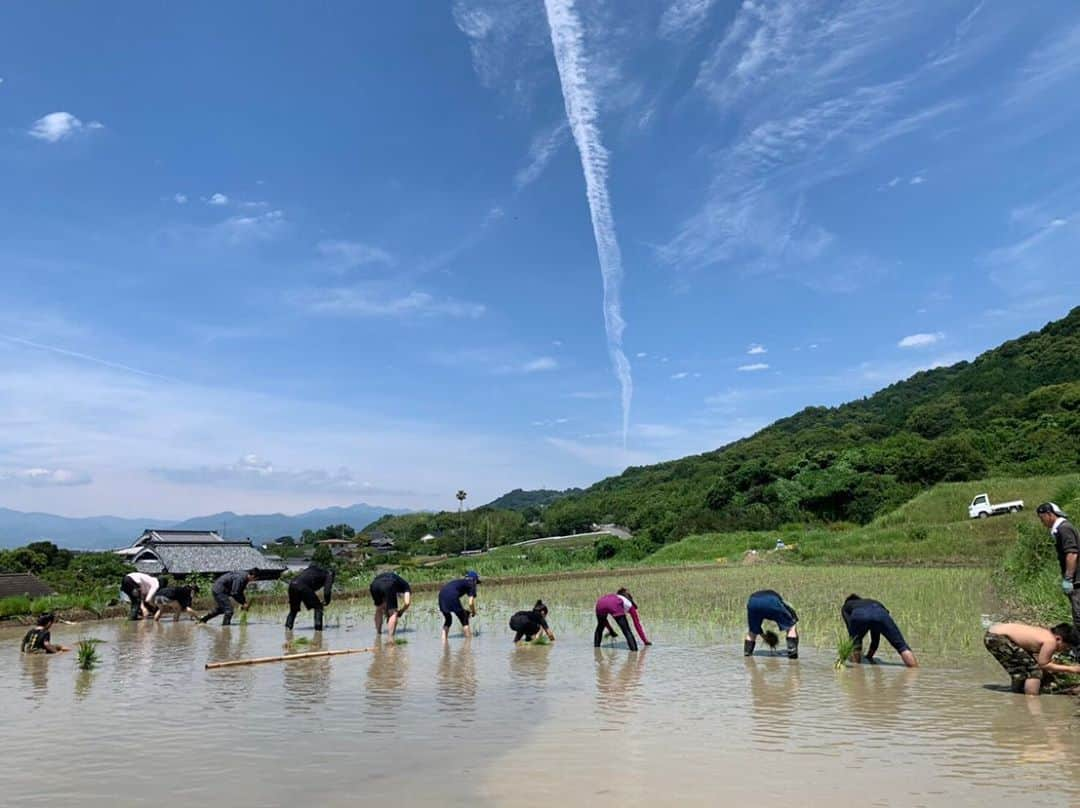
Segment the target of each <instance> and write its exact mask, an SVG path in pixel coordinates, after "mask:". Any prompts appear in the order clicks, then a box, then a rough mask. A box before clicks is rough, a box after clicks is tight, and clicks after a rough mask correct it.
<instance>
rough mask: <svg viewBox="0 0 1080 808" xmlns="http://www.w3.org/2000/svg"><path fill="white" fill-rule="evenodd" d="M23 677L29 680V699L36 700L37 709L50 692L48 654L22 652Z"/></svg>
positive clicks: (27, 696) (27, 697) (49, 660)
mask: <svg viewBox="0 0 1080 808" xmlns="http://www.w3.org/2000/svg"><path fill="white" fill-rule="evenodd" d="M21 661H22V678H23V679H24V680H27V681H29V683H30V691H29V692H28V693H27V694H26V699H27V701H32V702H35V709H36V707H37V706H38V705H40V704H43V703H44V701H45V696H47V695H48V692H49V663H50V662H52V660H51V659H50V658H49V655H47V654H22V655H21Z"/></svg>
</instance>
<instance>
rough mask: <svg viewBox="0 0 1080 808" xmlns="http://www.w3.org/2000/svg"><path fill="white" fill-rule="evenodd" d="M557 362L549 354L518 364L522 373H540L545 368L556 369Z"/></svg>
mask: <svg viewBox="0 0 1080 808" xmlns="http://www.w3.org/2000/svg"><path fill="white" fill-rule="evenodd" d="M558 367H559V363H558V362H556V361H555V360H554V359H553V358H551V357H550V356H540V357H537V358H536V359H531V360H529V361H528V362H525V363H524V364H522V365H521V366H520V368H519V369H520V371H521V372H522V373H541V372H543V371H546V370H557V369H558Z"/></svg>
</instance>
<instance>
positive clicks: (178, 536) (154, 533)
mask: <svg viewBox="0 0 1080 808" xmlns="http://www.w3.org/2000/svg"><path fill="white" fill-rule="evenodd" d="M152 541H185V542H203V543H205V542H220V541H224V540H223V539H222V538H221V535H220V534H219V533H218V532H217V531H216V530H145V531H143V534H142V535H141V536H140V537H139V538H138V541H137V542H136V543H137V544H147V543H149V542H152Z"/></svg>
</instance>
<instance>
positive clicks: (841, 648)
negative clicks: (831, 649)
mask: <svg viewBox="0 0 1080 808" xmlns="http://www.w3.org/2000/svg"><path fill="white" fill-rule="evenodd" d="M854 653H855V640H853V639H851V637H849V636H848V635H847V634H838V635H837V637H836V661H835V662H833V667H834V668H836V670H838V671H842V670H843V669H844V668H845V667H846V666H847V663H848V660H850V659H851V655H852V654H854Z"/></svg>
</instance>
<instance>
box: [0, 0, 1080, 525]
mask: <svg viewBox="0 0 1080 808" xmlns="http://www.w3.org/2000/svg"><path fill="white" fill-rule="evenodd" d="M627 8H628V6H627V5H626V4H616V3H611V2H606V3H600V2H596V3H593V2H578V3H576V4H574V3H571V2H569V0H546V3H545V2H541V1H540V0H537V1H536V2H521V1H520V0H468V1H467V0H460V2H454V3H450V4H446V5H444V4H440V3H426V2H425V3H421V2H399V3H385V4H376V5H371V4H364V5H358V4H349V3H327V4H315V5H312V4H304V5H302V6H301V5H298V4H295V3H285V2H266V3H258V4H255V3H228V4H221V3H206V2H201V3H200V2H196V3H185V4H175V3H164V2H139V3H135V2H129V3H117V4H112V5H110V6H109V7H108V9H107V10H106V9H103V8H102V7H101V6H100V5H92V4H74V5H73V4H69V3H61V2H39V3H33V4H19V5H13V6H9V7H8V8H6V9H5V10H4V12H3V16H4V24H3V25H2V26H0V79H2V82H0V179H2V181H0V221H2V223H3V224H2V228H0V279H2V282H3V287H2V288H3V290H4V294H3V296H2V297H0V505H4V506H8V507H14V508H19V509H26V510H29V509H38V510H46V511H50V512H55V513H63V514H69V515H85V514H92V513H116V514H121V515H144V516H162V517H169V516H176V517H180V516H186V515H190V514H194V513H202V512H209V511H215V510H218V509H226V508H231V509H235V510H241V511H268V510H283V511H299V510H305V509H307V508H311V507H318V506H323V505H328V504H344V503H348V502H355V501H360V500H364V501H368V502H372V503H378V504H387V505H395V506H404V507H413V508H419V507H448V508H453V507H455V506H456V501H455V500H454V492H455V491H456V490H457V489H458V488H465V489H466V490H467V491H469V492H470V498H469V502H470V504H480V503H482V502H484V501H486V500H488V499H490V498H492V497H494V496H496V495H498V494H500V493H502V492H503V491H505V490H508V489H510V488H513V487H518V486H521V487H527V488H528V487H538V486H548V487H564V486H568V485H583V484H588V483H590V482H592V481H595V480H597V479H599V478H601V477H603V476H606V475H607V474H610V473H615V472H618V471H620V470H621V469H622V468H624V467H625V466H626V465H628V464H639V463H646V462H653V461H656V460H661V459H667V458H673V457H679V456H682V455H685V454H690V453H696V452H701V451H706V450H709V449H713V448H716V447H717V446H720V445H722V444H724V443H726V442H728V441H731V440H733V439H735V438H738V437H740V436H743V435H746V434H750V433H751V432H753V431H755V430H756V429H758V428H760V427H761V426H764V425H766V424H767V423H769V422H770V421H772V420H774V419H775V418H777V417H781V416H783V415H786V414H790V413H792V412H794V411H797V410H798V409H800V408H802V407H804V406H807V405H810V404H835V403H840V402H843V401H846V400H849V399H851V398H855V397H859V396H862V395H866V394H868V393H870V392H872V391H874V390H876V389H878V388H880V387H882V386H885V385H886V384H888V383H891V382H892V381H895V380H897V379H900V378H904V377H906V376H908V375H910V374H911V373H913V372H914V371H916V370H918V369H921V368H926V367H931V366H934V365H939V364H948V363H952V362H954V361H958V360H960V359H968V358H971V357H973V356H975V355H976V354H978V353H979V352H981V351H982V350H985V349H986V348H989V347H992V346H994V345H996V344H998V343H999V342H1001V341H1003V340H1004V339H1007V338H1010V337H1013V336H1016V335H1019V334H1021V333H1023V332H1025V331H1028V330H1030V329H1033V328H1037V327H1040V326H1041V325H1043V324H1044V323H1045V322H1046V321H1047V320H1050V319H1053V318H1056V317H1059V316H1061V315H1062V314H1064V313H1065V312H1066V311H1067V310H1068V309H1069V308H1070V306H1072V305H1074V304H1075V303H1076V302H1077V300H1078V294H1077V293H1078V291H1080V272H1078V271H1077V267H1076V256H1077V254H1080V170H1078V169H1080V149H1077V148H1076V131H1077V125H1078V124H1080V100H1078V99H1080V95H1078V94H1077V92H1076V87H1077V86H1080V85H1078V82H1080V7H1078V6H1077V5H1076V4H1075V3H1072V2H1056V3H1055V2H1045V3H1038V4H1031V5H1030V7H1028V4H1023V5H1022V4H1014V3H993V2H989V0H986V1H985V2H971V0H968V1H967V2H943V1H942V0H935V1H934V2H908V3H895V2H886V1H885V0H850V2H814V1H813V0H793V2H778V3H765V2H758V0H745V2H741V3H739V2H730V1H729V0H668V1H667V2H656V3H641V4H634V6H633V8H634V9H635V10H634V11H633V12H632V13H628V12H627Z"/></svg>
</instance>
